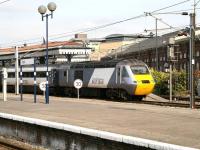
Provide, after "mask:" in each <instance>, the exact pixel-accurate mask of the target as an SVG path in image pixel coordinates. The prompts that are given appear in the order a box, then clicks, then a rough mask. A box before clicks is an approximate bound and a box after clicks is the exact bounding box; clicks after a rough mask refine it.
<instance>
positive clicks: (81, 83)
mask: <svg viewBox="0 0 200 150" xmlns="http://www.w3.org/2000/svg"><path fill="white" fill-rule="evenodd" d="M82 86H83V81H82V80H80V79H76V80H75V81H74V87H75V88H76V89H77V96H78V99H79V89H80V88H81V87H82Z"/></svg>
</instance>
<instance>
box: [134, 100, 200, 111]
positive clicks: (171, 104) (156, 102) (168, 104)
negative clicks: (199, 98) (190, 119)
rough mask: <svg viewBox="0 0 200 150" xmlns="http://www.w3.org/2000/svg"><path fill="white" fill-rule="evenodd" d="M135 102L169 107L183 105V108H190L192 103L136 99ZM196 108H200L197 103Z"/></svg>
mask: <svg viewBox="0 0 200 150" xmlns="http://www.w3.org/2000/svg"><path fill="white" fill-rule="evenodd" d="M134 103H138V104H149V105H158V106H169V107H182V108H189V107H190V104H188V103H180V102H159V101H136V102H134ZM195 108H197V109H199V108H200V105H199V104H196V106H195Z"/></svg>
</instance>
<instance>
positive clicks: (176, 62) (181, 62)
mask: <svg viewBox="0 0 200 150" xmlns="http://www.w3.org/2000/svg"><path fill="white" fill-rule="evenodd" d="M178 34H179V31H177V32H172V33H168V34H164V35H162V36H158V37H157V39H156V37H153V38H148V39H145V40H142V41H140V42H136V43H133V44H129V45H127V46H126V47H120V48H118V49H116V50H115V51H113V52H111V53H109V54H108V57H110V58H113V59H114V58H136V59H139V60H142V61H144V62H145V63H146V64H147V65H148V66H149V67H151V68H154V69H156V63H158V67H159V68H158V70H160V71H165V70H166V67H168V66H169V65H168V63H169V59H168V58H169V49H168V46H169V39H170V38H172V37H173V38H174V39H175V45H174V59H173V62H172V63H173V67H174V68H176V69H177V70H187V68H188V66H189V40H190V37H189V35H182V36H178ZM195 35H196V37H195V52H194V59H195V70H200V30H199V29H198V30H196V31H195ZM156 49H157V54H158V57H157V58H158V60H156ZM103 59H106V57H104V58H103ZM157 61H158V62H157Z"/></svg>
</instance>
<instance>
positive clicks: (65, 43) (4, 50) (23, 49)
mask: <svg viewBox="0 0 200 150" xmlns="http://www.w3.org/2000/svg"><path fill="white" fill-rule="evenodd" d="M48 47H49V49H51V48H54V47H69V48H70V47H71V48H74V47H76V48H81V47H83V45H82V44H80V43H77V42H68V41H56V42H49V43H48ZM45 48H46V45H45V44H37V45H30V46H23V47H18V51H19V53H22V52H29V51H37V50H42V49H45ZM12 53H15V47H12V48H1V49H0V55H5V54H12Z"/></svg>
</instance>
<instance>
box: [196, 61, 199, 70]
mask: <svg viewBox="0 0 200 150" xmlns="http://www.w3.org/2000/svg"><path fill="white" fill-rule="evenodd" d="M196 70H199V62H197V64H196Z"/></svg>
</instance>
